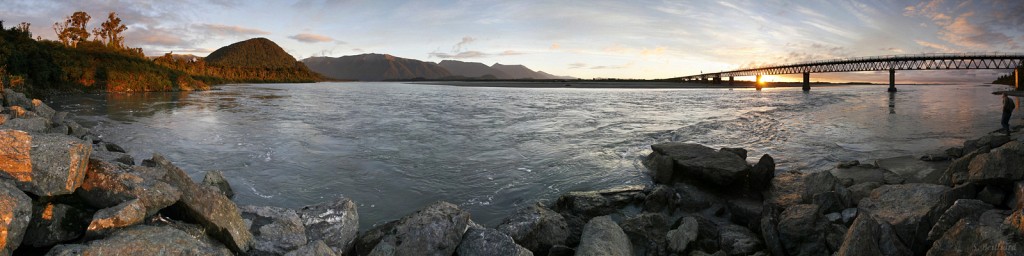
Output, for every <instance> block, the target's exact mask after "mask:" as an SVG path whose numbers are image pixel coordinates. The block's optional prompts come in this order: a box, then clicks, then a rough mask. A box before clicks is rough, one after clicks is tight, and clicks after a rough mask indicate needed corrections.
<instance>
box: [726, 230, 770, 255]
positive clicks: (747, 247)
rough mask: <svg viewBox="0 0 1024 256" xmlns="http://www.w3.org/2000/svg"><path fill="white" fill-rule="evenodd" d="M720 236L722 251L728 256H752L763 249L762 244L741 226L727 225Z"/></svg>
mask: <svg viewBox="0 0 1024 256" xmlns="http://www.w3.org/2000/svg"><path fill="white" fill-rule="evenodd" d="M721 235H722V238H721V244H722V251H725V253H727V254H729V255H754V254H755V253H757V252H759V251H761V250H764V249H765V247H764V242H762V241H761V239H760V238H758V237H757V235H756V234H754V232H751V231H750V230H749V229H747V228H746V227H743V226H739V225H732V224H727V225H725V226H723V227H722V230H721Z"/></svg>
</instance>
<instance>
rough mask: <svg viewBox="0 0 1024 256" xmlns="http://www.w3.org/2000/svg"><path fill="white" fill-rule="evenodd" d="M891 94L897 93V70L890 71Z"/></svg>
mask: <svg viewBox="0 0 1024 256" xmlns="http://www.w3.org/2000/svg"><path fill="white" fill-rule="evenodd" d="M889 92H896V70H895V69H890V70H889Z"/></svg>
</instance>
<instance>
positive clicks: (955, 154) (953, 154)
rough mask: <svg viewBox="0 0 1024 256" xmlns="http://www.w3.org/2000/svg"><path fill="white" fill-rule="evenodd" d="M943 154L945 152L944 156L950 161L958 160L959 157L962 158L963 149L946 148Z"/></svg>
mask: <svg viewBox="0 0 1024 256" xmlns="http://www.w3.org/2000/svg"><path fill="white" fill-rule="evenodd" d="M943 152H945V153H946V156H948V157H949V158H950V159H956V158H960V157H961V156H964V148H961V147H951V148H947V149H946V151H943Z"/></svg>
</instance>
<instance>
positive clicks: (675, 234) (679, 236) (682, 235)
mask: <svg viewBox="0 0 1024 256" xmlns="http://www.w3.org/2000/svg"><path fill="white" fill-rule="evenodd" d="M697 229H698V224H697V220H696V219H694V218H693V217H685V218H683V219H682V220H681V221H680V224H679V227H676V228H675V229H673V230H670V231H668V234H667V235H666V236H665V239H666V240H667V242H668V249H669V250H670V251H671V252H673V253H683V252H685V251H686V248H687V246H688V245H689V244H690V243H691V242H693V241H695V240H697V235H698V233H697Z"/></svg>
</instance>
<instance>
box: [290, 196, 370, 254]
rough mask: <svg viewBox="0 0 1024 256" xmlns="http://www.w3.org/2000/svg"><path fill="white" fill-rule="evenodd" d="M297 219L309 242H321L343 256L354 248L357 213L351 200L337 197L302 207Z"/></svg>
mask: <svg viewBox="0 0 1024 256" xmlns="http://www.w3.org/2000/svg"><path fill="white" fill-rule="evenodd" d="M299 217H300V218H301V219H302V225H303V226H305V228H306V236H307V237H308V238H309V240H311V241H312V240H323V241H324V242H325V243H327V246H329V247H331V249H333V250H334V252H335V253H337V254H344V253H345V252H348V251H349V250H351V249H352V247H353V246H354V241H355V239H356V234H357V232H358V231H359V213H358V212H357V211H356V204H355V203H353V202H352V200H351V199H348V198H345V197H338V198H335V199H334V200H331V201H328V202H324V203H320V204H316V205H310V206H306V207H302V209H300V210H299Z"/></svg>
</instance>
